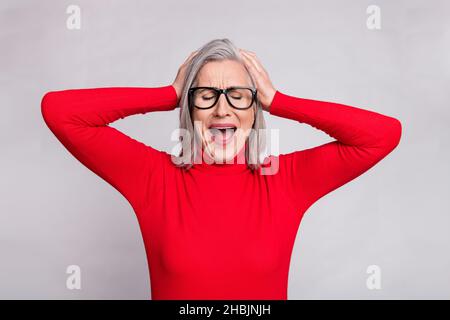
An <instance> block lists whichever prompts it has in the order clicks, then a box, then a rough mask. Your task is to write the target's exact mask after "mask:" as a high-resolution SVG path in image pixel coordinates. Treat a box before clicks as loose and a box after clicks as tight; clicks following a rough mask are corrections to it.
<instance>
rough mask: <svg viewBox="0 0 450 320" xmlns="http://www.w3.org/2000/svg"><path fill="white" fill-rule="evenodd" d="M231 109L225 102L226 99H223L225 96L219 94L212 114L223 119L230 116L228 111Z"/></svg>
mask: <svg viewBox="0 0 450 320" xmlns="http://www.w3.org/2000/svg"><path fill="white" fill-rule="evenodd" d="M232 108H233V107H232V106H230V104H229V103H228V101H227V98H226V97H225V94H221V95H220V96H219V100H218V101H217V104H216V106H215V108H214V113H215V114H216V115H217V116H219V117H224V116H226V115H228V114H230V111H231V109H232Z"/></svg>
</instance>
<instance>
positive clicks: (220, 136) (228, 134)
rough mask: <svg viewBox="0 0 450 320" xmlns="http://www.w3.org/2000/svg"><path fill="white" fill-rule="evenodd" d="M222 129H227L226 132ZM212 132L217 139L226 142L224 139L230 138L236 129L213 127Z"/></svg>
mask: <svg viewBox="0 0 450 320" xmlns="http://www.w3.org/2000/svg"><path fill="white" fill-rule="evenodd" d="M222 131H225V132H224V133H222ZM211 132H212V134H213V137H214V139H215V140H216V141H217V140H218V141H222V142H224V141H226V140H228V139H229V138H231V136H232V135H233V133H234V130H233V129H226V130H219V129H216V128H212V129H211Z"/></svg>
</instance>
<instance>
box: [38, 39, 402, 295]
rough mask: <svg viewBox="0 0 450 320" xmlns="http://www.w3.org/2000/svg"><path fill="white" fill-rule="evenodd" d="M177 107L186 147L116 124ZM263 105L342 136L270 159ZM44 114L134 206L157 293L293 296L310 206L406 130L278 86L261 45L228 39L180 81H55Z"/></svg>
mask: <svg viewBox="0 0 450 320" xmlns="http://www.w3.org/2000/svg"><path fill="white" fill-rule="evenodd" d="M199 87H200V88H199ZM204 87H210V88H209V89H205V88H204ZM230 87H244V89H242V90H237V89H236V88H230ZM218 89H228V90H227V92H226V94H227V95H225V94H224V95H222V94H219V93H225V91H219V90H218ZM246 90H247V91H246ZM177 107H180V128H182V129H185V130H184V132H185V133H188V134H187V135H183V149H182V151H181V153H180V155H179V157H174V156H171V155H170V154H168V153H166V152H164V151H159V150H156V149H154V148H152V147H149V146H147V145H145V144H143V143H141V142H139V141H136V140H134V139H132V138H130V137H128V136H127V135H125V134H123V133H121V132H120V131H118V130H116V129H114V128H112V127H109V126H108V124H109V123H111V122H113V121H115V120H117V119H119V118H124V117H126V116H130V115H133V114H138V113H141V114H145V113H147V112H155V111H169V110H174V109H175V108H177ZM262 110H264V111H266V112H268V113H270V114H272V115H275V116H279V117H283V118H287V119H291V120H294V121H297V122H299V123H306V124H309V125H311V126H313V127H315V128H317V129H320V130H323V131H324V132H326V133H327V134H329V135H330V136H332V137H333V138H335V139H336V140H335V141H333V142H329V143H325V144H323V145H320V146H317V147H314V148H310V149H306V150H299V151H295V152H292V153H288V154H281V155H279V156H270V157H267V158H266V159H265V160H266V161H265V162H264V164H261V163H260V161H259V159H258V153H259V152H260V151H261V143H259V142H263V138H262V135H260V133H259V132H258V131H260V130H254V131H253V133H252V132H250V131H249V130H248V129H255V128H257V129H262V128H264V119H263V115H262ZM42 114H43V117H44V119H45V122H46V123H47V125H48V127H49V128H50V129H51V131H52V132H53V133H54V134H55V136H56V137H57V138H58V139H59V141H60V142H61V143H62V144H63V145H64V146H65V147H66V148H67V150H68V151H69V152H71V153H72V154H73V156H75V157H76V158H77V159H78V160H79V161H80V162H82V163H83V164H84V165H85V166H86V167H88V168H89V169H90V170H92V171H93V172H94V173H96V174H97V175H99V176H100V177H102V178H103V179H104V180H106V181H107V182H108V183H110V184H111V185H112V186H113V187H114V188H116V189H117V190H118V191H119V192H120V193H121V194H122V195H123V196H124V197H125V198H126V199H127V200H128V201H129V203H130V205H131V206H132V207H133V209H134V211H135V213H136V216H137V218H138V221H139V225H140V228H141V232H142V235H143V239H144V244H145V249H146V253H147V258H148V266H149V269H150V280H151V292H152V298H153V299H283V300H284V299H287V283H288V271H289V263H290V257H291V252H292V248H293V244H294V240H295V237H296V233H297V229H298V227H299V224H300V221H301V219H302V217H303V215H304V213H305V212H306V210H307V209H308V208H309V207H310V206H311V205H312V204H313V203H314V202H316V201H317V200H318V199H320V198H321V197H323V196H324V195H326V194H327V193H329V192H331V191H333V190H335V189H336V188H338V187H340V186H342V185H343V184H345V183H347V182H349V181H350V180H352V179H354V178H356V177H357V176H359V175H361V174H362V173H363V172H365V171H367V170H368V169H369V168H371V167H372V166H373V165H375V164H376V163H377V162H378V161H380V160H381V159H382V158H384V157H385V156H386V155H387V154H389V153H390V152H391V151H392V150H393V149H394V148H395V147H396V146H397V145H398V143H399V140H400V135H401V124H400V122H399V121H398V120H397V119H395V118H392V117H388V116H385V115H382V114H379V113H375V112H372V111H368V110H363V109H359V108H355V107H350V106H346V105H342V104H338V103H332V102H323V101H316V100H309V99H304V98H299V97H294V96H290V95H287V94H285V93H282V92H280V91H279V90H276V89H275V88H274V87H273V85H272V83H271V81H270V79H269V76H268V74H267V72H266V70H265V69H264V68H263V66H262V65H261V62H260V61H259V59H258V58H257V57H256V55H255V54H254V53H252V52H249V51H246V50H241V49H238V48H236V47H235V46H234V45H233V44H232V43H231V41H229V40H228V39H216V40H213V41H210V42H209V43H207V44H206V45H204V46H203V47H202V48H201V49H200V50H198V51H196V52H193V53H192V54H191V55H190V56H189V57H188V59H187V60H186V61H185V62H184V63H183V65H182V66H181V67H180V68H179V70H178V74H177V76H176V79H175V81H174V82H173V83H172V84H171V85H167V86H162V87H154V88H136V87H134V88H130V87H114V88H93V89H74V90H63V91H56V92H49V93H47V94H45V96H44V97H43V100H42ZM198 124H199V125H198ZM220 126H225V127H227V128H228V129H226V130H225V129H223V130H220V129H217V128H218V127H220ZM230 128H231V129H230ZM230 130H231V131H230ZM221 131H226V132H221ZM198 137H200V140H201V143H200V144H197V146H196V145H195V143H191V142H195V141H196V139H197V138H198ZM230 137H231V138H232V139H231V138H230ZM231 141H234V142H235V143H234V146H231V145H232V143H231ZM255 142H256V143H255ZM186 146H188V147H186ZM199 151H204V152H203V154H201V153H202V152H199ZM199 154H201V156H199ZM199 159H200V160H202V159H203V160H204V161H198V160H199ZM238 159H244V161H236V160H238ZM191 160H193V161H191ZM211 160H213V161H211ZM230 160H233V161H230ZM267 160H269V161H267ZM230 162H232V163H230ZM273 163H276V164H277V165H275V166H274V165H273ZM269 164H270V165H269ZM267 168H270V169H268V171H267V172H263V170H264V169H267Z"/></svg>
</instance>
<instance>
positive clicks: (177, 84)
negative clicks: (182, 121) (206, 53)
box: [172, 50, 198, 108]
mask: <svg viewBox="0 0 450 320" xmlns="http://www.w3.org/2000/svg"><path fill="white" fill-rule="evenodd" d="M197 52H198V50H196V51H194V52H192V53H191V54H190V55H189V57H187V59H186V60H185V61H184V62H183V64H182V65H181V66H180V68H179V69H178V73H177V76H176V78H175V81H174V82H173V83H172V86H173V87H174V88H175V91H176V92H177V102H180V95H181V90H182V89H183V85H184V78H185V76H186V67H187V65H188V63H189V62H190V61H191V60H192V58H193V57H194V56H195V54H196V53H197ZM178 107H179V106H178V105H177V108H178Z"/></svg>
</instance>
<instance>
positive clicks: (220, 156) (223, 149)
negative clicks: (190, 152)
mask: <svg viewBox="0 0 450 320" xmlns="http://www.w3.org/2000/svg"><path fill="white" fill-rule="evenodd" d="M203 145H204V148H205V149H204V150H205V152H206V153H207V154H208V155H209V156H210V157H211V158H213V159H214V161H215V162H219V163H225V162H227V161H231V160H233V158H234V157H235V156H236V155H237V154H238V152H239V151H240V150H241V148H242V147H243V146H244V143H243V142H242V137H241V139H239V137H237V141H236V142H234V143H233V142H230V143H227V144H226V145H219V144H216V143H215V142H209V143H206V142H204V144H203Z"/></svg>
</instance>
